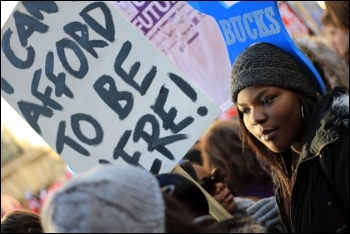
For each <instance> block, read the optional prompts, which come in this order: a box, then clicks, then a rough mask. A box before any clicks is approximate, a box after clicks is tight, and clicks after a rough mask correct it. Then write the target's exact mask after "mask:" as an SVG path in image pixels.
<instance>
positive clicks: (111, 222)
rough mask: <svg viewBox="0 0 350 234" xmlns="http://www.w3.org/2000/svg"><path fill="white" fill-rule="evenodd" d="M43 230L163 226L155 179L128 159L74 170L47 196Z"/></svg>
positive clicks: (142, 230)
mask: <svg viewBox="0 0 350 234" xmlns="http://www.w3.org/2000/svg"><path fill="white" fill-rule="evenodd" d="M41 216H42V225H43V229H44V231H45V232H56V233H72V232H75V233H86V232H89V233H96V232H99V233H118V232H119V233H159V232H165V204H164V200H163V196H162V191H161V188H160V186H159V184H158V181H157V179H156V178H155V177H154V176H153V175H152V174H151V173H150V172H149V171H147V170H145V169H143V168H140V167H136V166H131V165H126V166H125V165H123V166H121V165H119V166H117V165H114V164H107V165H99V166H96V167H94V168H92V169H90V170H89V171H87V172H85V173H82V174H78V175H76V176H75V177H73V178H72V179H71V180H70V181H68V182H67V183H66V184H65V185H63V187H62V188H60V189H58V190H56V191H55V192H54V193H53V194H52V195H51V196H49V198H48V200H47V201H46V202H45V204H44V207H43V209H42V212H41Z"/></svg>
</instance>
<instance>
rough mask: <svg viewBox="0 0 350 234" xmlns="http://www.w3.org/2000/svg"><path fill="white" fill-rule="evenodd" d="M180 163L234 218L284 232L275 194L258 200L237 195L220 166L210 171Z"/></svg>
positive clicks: (190, 164) (189, 163) (191, 164)
mask: <svg viewBox="0 0 350 234" xmlns="http://www.w3.org/2000/svg"><path fill="white" fill-rule="evenodd" d="M179 165H180V166H181V167H182V168H183V169H184V170H185V171H186V172H187V173H188V174H189V175H190V176H191V177H192V178H193V179H194V180H195V181H196V182H198V184H199V185H200V186H202V188H203V189H205V190H206V191H207V192H208V193H209V194H210V195H211V196H212V197H213V198H214V199H215V200H216V201H217V202H218V203H219V204H220V205H221V206H222V207H223V208H225V209H226V210H227V211H228V212H229V213H230V214H231V215H232V216H233V217H234V218H242V219H243V220H246V221H247V222H248V220H253V221H254V222H251V221H249V222H248V223H247V225H248V226H249V224H257V225H258V224H259V225H261V226H262V227H263V228H265V229H266V230H267V232H269V233H280V232H283V227H282V226H281V223H280V215H279V211H278V207H277V205H276V200H275V197H274V196H272V197H269V198H263V199H260V200H259V201H257V202H255V201H254V200H252V199H250V198H244V197H235V196H234V195H233V194H232V193H231V191H230V190H229V189H228V187H227V186H226V181H227V179H226V177H225V176H224V175H223V173H222V172H221V170H220V168H215V169H214V170H213V171H212V172H211V173H210V172H209V171H208V170H207V169H205V168H204V167H203V166H201V165H198V164H195V163H191V162H188V161H187V162H182V163H180V164H179ZM224 223H226V222H224ZM225 225H226V224H225ZM225 225H224V226H225ZM254 226H255V225H254ZM255 227H257V226H255ZM254 229H255V228H254Z"/></svg>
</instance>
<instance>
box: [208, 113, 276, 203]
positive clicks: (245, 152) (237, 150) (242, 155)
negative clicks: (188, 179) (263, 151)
mask: <svg viewBox="0 0 350 234" xmlns="http://www.w3.org/2000/svg"><path fill="white" fill-rule="evenodd" d="M201 142H202V150H203V152H202V154H203V162H204V163H203V166H204V167H205V168H207V169H208V170H209V171H211V170H212V169H213V168H215V167H219V168H220V169H221V170H222V171H223V172H224V174H225V175H226V177H227V181H228V183H227V185H228V188H229V189H230V190H231V192H232V193H233V194H234V195H235V196H242V195H243V196H247V195H249V194H245V193H244V191H245V190H246V189H248V188H251V186H253V185H257V184H262V183H266V184H270V185H271V189H272V178H271V175H270V173H269V172H268V171H267V170H266V168H264V166H263V165H262V163H261V162H260V161H259V160H258V158H257V157H256V155H255V154H254V153H253V152H252V151H251V150H250V148H249V146H248V145H247V144H242V141H241V137H240V125H239V120H238V119H227V120H216V121H214V122H213V124H212V125H211V126H210V128H209V129H208V131H207V132H206V133H205V134H204V135H203V137H202V141H201Z"/></svg>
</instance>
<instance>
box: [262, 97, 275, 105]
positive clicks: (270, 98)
mask: <svg viewBox="0 0 350 234" xmlns="http://www.w3.org/2000/svg"><path fill="white" fill-rule="evenodd" d="M271 101H272V97H269V98H265V99H264V100H262V101H261V104H262V105H267V104H269V103H270V102H271Z"/></svg>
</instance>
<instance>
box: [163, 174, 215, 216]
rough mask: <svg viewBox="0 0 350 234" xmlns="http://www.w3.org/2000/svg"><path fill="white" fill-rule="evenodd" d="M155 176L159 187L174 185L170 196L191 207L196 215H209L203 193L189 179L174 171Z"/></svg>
mask: <svg viewBox="0 0 350 234" xmlns="http://www.w3.org/2000/svg"><path fill="white" fill-rule="evenodd" d="M156 178H157V180H158V182H159V185H160V187H161V188H164V187H166V186H174V187H173V190H172V191H171V194H172V196H173V197H175V198H176V199H178V200H179V201H181V202H182V203H184V204H185V205H186V206H187V207H189V208H191V209H192V210H193V212H194V214H195V215H196V216H197V217H199V216H203V215H209V205H208V201H207V199H206V197H205V195H204V193H203V192H202V191H201V190H200V188H198V187H197V185H196V184H194V183H193V182H192V181H191V180H189V179H188V178H186V177H185V176H183V175H180V174H175V173H162V174H158V175H156Z"/></svg>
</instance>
